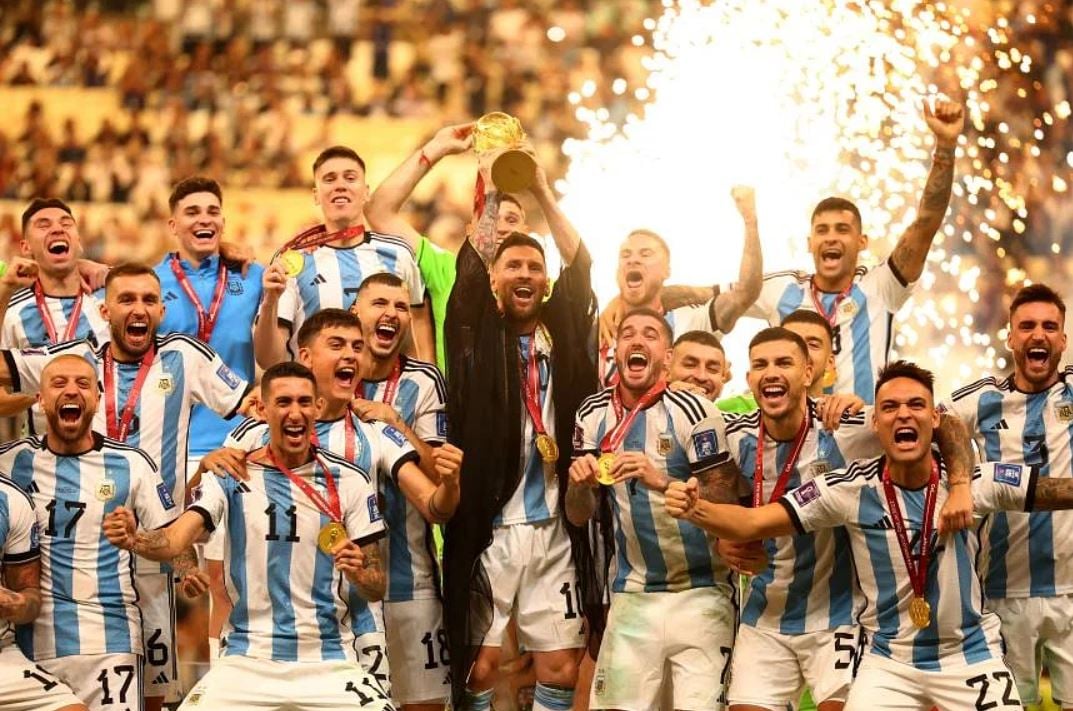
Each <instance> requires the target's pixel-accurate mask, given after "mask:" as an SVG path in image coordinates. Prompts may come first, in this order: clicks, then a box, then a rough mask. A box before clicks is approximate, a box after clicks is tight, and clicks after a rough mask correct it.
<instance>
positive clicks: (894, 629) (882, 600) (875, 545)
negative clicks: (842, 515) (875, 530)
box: [857, 489, 901, 658]
mask: <svg viewBox="0 0 1073 711" xmlns="http://www.w3.org/2000/svg"><path fill="white" fill-rule="evenodd" d="M886 515H887V511H886V509H885V508H884V507H883V503H882V502H881V501H880V500H879V494H878V493H877V492H876V490H875V489H869V490H866V491H862V492H861V498H860V502H859V510H858V513H857V520H858V521H878V520H881V519H882V518H884V517H885V516H886ZM865 537H866V539H867V543H868V559H869V562H870V564H871V568H872V573H873V575H875V578H876V588H877V599H876V600H875V603H874V604H875V606H876V622H877V625H878V628H879V629H878V631H877V633H876V634H875V635H874V636H873V638H872V651H874V652H875V653H876V654H878V655H880V656H881V657H887V658H890V656H891V650H890V640H892V639H895V638H897V636H898V627H899V624H900V622H901V620H900V615H899V613H898V599H897V593H896V590H897V589H898V588H897V585H898V581H897V580H896V579H895V577H894V566H893V562H892V561H891V558H890V550H889V549H888V547H887V537H886V536H885V535H884V536H878V535H873V536H868V535H866V536H865Z"/></svg>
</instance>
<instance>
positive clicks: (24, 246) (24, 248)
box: [19, 239, 30, 257]
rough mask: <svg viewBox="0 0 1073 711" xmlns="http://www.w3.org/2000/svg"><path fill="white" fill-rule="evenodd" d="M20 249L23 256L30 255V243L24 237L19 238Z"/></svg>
mask: <svg viewBox="0 0 1073 711" xmlns="http://www.w3.org/2000/svg"><path fill="white" fill-rule="evenodd" d="M19 251H20V252H22V256H24V257H29V256H30V243H29V242H27V241H26V240H24V239H21V240H19Z"/></svg>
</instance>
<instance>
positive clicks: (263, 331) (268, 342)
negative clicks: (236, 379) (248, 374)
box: [253, 299, 287, 368]
mask: <svg viewBox="0 0 1073 711" xmlns="http://www.w3.org/2000/svg"><path fill="white" fill-rule="evenodd" d="M286 341H287V333H286V331H285V330H284V329H283V328H282V327H280V325H279V318H278V316H277V310H276V303H275V302H270V301H268V300H267V299H266V300H265V302H264V304H262V306H261V312H260V314H259V315H258V318H257V325H256V326H255V327H254V329H253V352H254V355H255V356H256V359H257V365H259V366H261V367H262V368H271V367H272V366H273V365H275V364H276V363H279V362H281V361H284V360H286V359H287V347H286Z"/></svg>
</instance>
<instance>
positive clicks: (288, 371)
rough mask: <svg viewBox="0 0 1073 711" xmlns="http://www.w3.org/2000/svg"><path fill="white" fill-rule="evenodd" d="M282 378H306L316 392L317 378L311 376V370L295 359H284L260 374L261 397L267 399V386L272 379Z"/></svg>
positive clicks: (270, 383)
mask: <svg viewBox="0 0 1073 711" xmlns="http://www.w3.org/2000/svg"><path fill="white" fill-rule="evenodd" d="M283 378H301V379H302V380H308V381H309V382H311V383H313V392H314V393H316V392H317V379H316V378H315V377H314V376H313V371H312V370H310V369H309V368H307V367H305V366H304V365H302V364H301V363H298V362H296V361H293V360H284V361H280V362H279V363H276V364H275V365H273V366H272V367H270V368H269V369H268V370H266V371H265V372H264V375H262V376H261V397H262V398H264V399H265V400H267V399H268V388H269V387H270V386H271V385H272V381H274V380H281V379H283Z"/></svg>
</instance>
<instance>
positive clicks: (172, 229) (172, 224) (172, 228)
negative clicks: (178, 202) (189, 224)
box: [168, 217, 178, 237]
mask: <svg viewBox="0 0 1073 711" xmlns="http://www.w3.org/2000/svg"><path fill="white" fill-rule="evenodd" d="M168 231H169V232H171V236H172V237H178V235H176V234H175V218H174V217H169V218H168Z"/></svg>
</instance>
